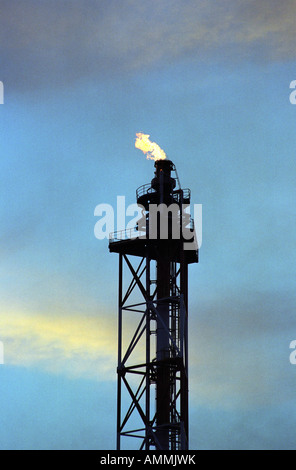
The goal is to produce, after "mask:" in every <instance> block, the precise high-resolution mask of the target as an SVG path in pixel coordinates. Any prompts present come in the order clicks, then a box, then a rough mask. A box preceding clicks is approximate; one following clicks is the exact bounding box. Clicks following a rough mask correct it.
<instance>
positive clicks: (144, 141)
mask: <svg viewBox="0 0 296 470" xmlns="http://www.w3.org/2000/svg"><path fill="white" fill-rule="evenodd" d="M136 136H137V138H136V142H135V147H136V148H137V149H140V150H142V152H143V153H145V155H146V156H147V159H148V160H164V159H165V158H166V154H165V152H164V151H163V150H162V149H161V148H160V147H159V145H157V144H156V143H155V142H151V141H150V140H149V137H150V135H148V134H142V132H139V133H138V134H136Z"/></svg>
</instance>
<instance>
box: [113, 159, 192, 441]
mask: <svg viewBox="0 0 296 470" xmlns="http://www.w3.org/2000/svg"><path fill="white" fill-rule="evenodd" d="M155 168H156V170H155V177H154V178H153V179H152V181H151V184H146V185H144V186H141V187H140V188H138V190H137V192H136V196H137V203H138V205H141V206H142V207H143V208H144V209H145V211H144V216H143V218H142V219H141V221H139V223H138V225H137V227H136V231H135V230H125V231H120V232H116V233H113V234H110V240H109V250H110V252H115V253H118V254H119V293H118V367H117V376H118V385H117V449H118V450H119V449H121V441H122V438H123V437H124V438H127V437H133V438H138V441H139V442H140V444H139V446H138V448H139V449H140V450H143V449H145V450H151V449H156V450H186V449H188V264H190V263H196V262H198V249H197V244H196V241H195V240H196V238H195V237H194V224H193V220H192V219H191V218H190V213H188V211H187V212H185V211H184V210H182V209H183V208H184V207H190V190H189V189H181V188H180V184H179V179H178V175H177V172H176V168H175V166H174V164H173V163H172V162H171V161H170V160H157V161H156V162H155ZM172 171H175V175H176V177H175V178H173V177H172V176H171V173H172ZM177 182H178V186H179V187H178V188H177V189H176V183H177ZM153 205H154V206H153ZM172 205H173V206H172ZM152 207H154V208H155V207H157V208H158V212H157V219H155V212H154V213H153V214H154V215H153V217H154V220H153V223H152V209H151V208H152ZM173 209H174V210H173ZM155 222H156V224H155ZM162 222H165V224H164V226H162V225H161V224H162ZM155 227H156V229H155ZM162 227H167V233H165V232H162ZM176 228H177V229H176ZM186 230H187V232H186ZM176 232H178V233H176ZM185 233H187V236H186V242H188V241H191V242H192V243H191V248H190V249H184V241H185V238H184V237H185V235H184V234H185ZM188 234H189V237H188ZM131 325H133V326H131ZM124 393H125V395H124ZM139 442H138V443H139Z"/></svg>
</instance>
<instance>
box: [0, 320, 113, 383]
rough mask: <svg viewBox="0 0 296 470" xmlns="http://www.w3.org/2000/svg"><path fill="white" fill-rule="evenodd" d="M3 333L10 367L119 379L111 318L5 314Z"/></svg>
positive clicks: (85, 376)
mask: <svg viewBox="0 0 296 470" xmlns="http://www.w3.org/2000/svg"><path fill="white" fill-rule="evenodd" d="M0 332H1V341H2V342H3V344H4V360H5V364H7V365H14V366H24V367H33V368H37V369H41V370H43V371H46V372H51V373H54V374H64V375H66V376H68V377H74V378H81V377H82V378H91V379H94V380H96V379H100V380H101V381H102V380H103V381H104V380H112V379H114V377H115V372H114V371H115V368H116V355H117V332H116V325H114V324H113V321H112V319H109V318H108V317H107V316H104V315H99V316H98V317H97V318H94V317H87V316H79V315H76V316H75V315H73V316H59V317H58V316H55V315H52V316H49V315H29V314H25V313H13V312H9V313H8V314H3V313H2V314H1V318H0Z"/></svg>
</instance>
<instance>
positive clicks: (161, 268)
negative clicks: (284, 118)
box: [156, 253, 171, 450]
mask: <svg viewBox="0 0 296 470" xmlns="http://www.w3.org/2000/svg"><path fill="white" fill-rule="evenodd" d="M169 296H170V262H169V260H168V259H167V257H166V256H165V254H164V253H163V254H162V256H161V257H159V259H158V260H157V300H158V303H157V311H158V318H157V339H156V345H157V347H156V359H157V381H156V416H157V426H158V427H159V429H158V431H157V438H158V441H159V443H160V445H161V448H162V449H163V450H168V449H169V424H170V403H171V396H170V362H169V360H170V350H169V347H170V343H169V327H170V325H169V313H170V312H169V301H168V297H169ZM163 299H166V300H163Z"/></svg>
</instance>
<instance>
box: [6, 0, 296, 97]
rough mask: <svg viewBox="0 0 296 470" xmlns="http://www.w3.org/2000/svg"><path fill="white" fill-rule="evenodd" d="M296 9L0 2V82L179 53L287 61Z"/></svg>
mask: <svg viewBox="0 0 296 470" xmlns="http://www.w3.org/2000/svg"><path fill="white" fill-rule="evenodd" d="M295 13H296V5H295V2H293V0H283V1H282V2H280V3H279V2H278V0H261V1H260V2H258V1H255V0H244V1H242V0H239V1H237V0H236V1H234V0H220V1H219V2H215V4H213V2H212V1H209V0H208V1H202V0H197V1H196V0H189V1H186V2H180V1H177V0H170V1H167V0H163V1H161V2H159V1H156V0H153V1H146V0H144V1H142V2H136V1H135V0H126V1H125V2H118V1H116V0H101V1H100V2H95V1H94V0H86V1H84V2H80V1H77V0H76V1H69V0H52V1H51V2H38V1H37V0H27V1H26V2H18V1H17V0H3V1H2V2H1V19H0V26H1V27H0V44H1V46H0V53H1V74H2V77H1V79H2V80H3V81H4V82H7V89H8V90H9V88H20V89H23V88H26V89H27V88H30V87H31V88H32V87H36V86H41V85H47V86H51V87H52V88H53V87H54V86H58V85H59V86H65V85H67V84H69V83H70V84H71V83H73V82H75V81H77V80H81V79H83V78H85V77H89V78H92V79H96V80H98V79H100V78H102V77H106V76H108V77H109V76H112V77H114V78H116V77H121V76H122V75H123V74H126V73H134V72H137V71H142V72H143V73H146V72H147V70H150V69H151V68H153V67H155V66H161V65H164V66H167V65H168V64H172V63H174V62H176V61H178V60H181V59H184V58H190V59H191V60H196V61H198V62H199V61H200V62H203V61H205V60H206V61H207V60H211V58H213V57H216V58H220V60H221V58H222V60H223V61H228V62H229V61H230V62H233V61H235V62H237V61H239V60H245V59H247V60H261V61H263V62H265V61H271V60H272V61H274V60H289V59H291V60H292V59H294V58H295V48H294V42H295V35H296V33H295V27H294V18H295ZM9 84H11V85H10V86H9ZM12 84H13V85H12Z"/></svg>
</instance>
